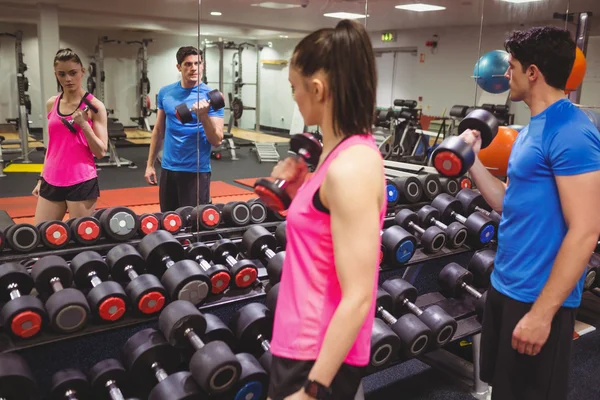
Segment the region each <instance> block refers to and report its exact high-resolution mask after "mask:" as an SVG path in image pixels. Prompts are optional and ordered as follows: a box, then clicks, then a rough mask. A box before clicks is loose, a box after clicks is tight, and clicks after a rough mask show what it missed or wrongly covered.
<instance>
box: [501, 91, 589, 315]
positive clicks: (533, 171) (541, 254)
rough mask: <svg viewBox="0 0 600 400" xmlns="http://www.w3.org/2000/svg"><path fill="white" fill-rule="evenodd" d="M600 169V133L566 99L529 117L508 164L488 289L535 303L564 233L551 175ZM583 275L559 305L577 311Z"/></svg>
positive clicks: (556, 189) (558, 202)
mask: <svg viewBox="0 0 600 400" xmlns="http://www.w3.org/2000/svg"><path fill="white" fill-rule="evenodd" d="M596 170H600V133H598V130H597V129H596V127H595V126H594V125H593V124H592V123H591V121H590V120H589V118H588V117H587V116H586V115H585V114H584V113H583V112H582V111H581V110H579V109H578V108H577V107H576V106H574V105H573V104H572V103H571V102H570V101H569V100H568V99H561V100H559V101H557V102H556V103H554V104H552V105H551V106H549V107H548V108H547V109H546V110H544V111H543V112H542V113H540V114H538V115H536V116H534V117H532V118H531V121H530V123H529V125H528V126H526V127H525V128H524V129H523V130H522V131H521V132H520V133H519V135H518V136H517V139H516V140H515V143H514V145H513V149H512V152H511V154H510V158H509V161H508V178H509V182H508V187H507V189H506V196H505V197H504V204H503V209H502V220H501V222H500V226H499V227H498V250H497V253H496V260H495V267H494V272H493V273H492V277H491V281H492V285H493V286H494V288H495V289H496V290H498V291H499V292H500V293H503V294H505V295H506V296H508V297H511V298H513V299H515V300H517V301H521V302H524V303H533V302H535V300H536V299H537V298H538V296H539V294H540V293H541V291H542V289H543V287H544V286H545V285H546V282H547V280H548V278H549V276H550V272H551V270H552V266H553V265H554V259H555V258H556V255H557V254H558V250H559V249H560V247H561V245H562V242H563V239H564V237H565V235H566V233H567V225H566V223H565V219H564V216H563V212H562V208H561V203H560V197H559V193H558V187H557V186H556V182H555V178H554V177H555V176H561V175H577V174H584V173H587V172H592V171H596ZM584 278H585V274H584V275H582V277H581V279H580V280H579V282H578V284H577V286H576V287H575V289H574V290H573V292H571V294H570V295H569V297H568V298H567V300H566V301H565V303H564V304H563V306H565V307H572V308H574V307H578V306H579V304H580V302H581V295H582V292H583V283H584Z"/></svg>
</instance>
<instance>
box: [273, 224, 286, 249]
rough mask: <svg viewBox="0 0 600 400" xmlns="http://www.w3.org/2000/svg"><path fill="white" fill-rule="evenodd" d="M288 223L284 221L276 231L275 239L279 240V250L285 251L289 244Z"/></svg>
mask: <svg viewBox="0 0 600 400" xmlns="http://www.w3.org/2000/svg"><path fill="white" fill-rule="evenodd" d="M286 229H287V221H283V222H282V223H280V224H279V225H277V229H275V239H277V243H279V248H280V249H282V250H285V245H286V243H287V231H286Z"/></svg>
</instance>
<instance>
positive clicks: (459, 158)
mask: <svg viewBox="0 0 600 400" xmlns="http://www.w3.org/2000/svg"><path fill="white" fill-rule="evenodd" d="M498 125H499V124H498V120H497V119H496V117H495V116H494V114H492V113H490V112H489V111H486V110H483V109H477V110H473V111H471V112H470V113H469V114H467V116H466V117H465V118H464V119H463V120H462V121H461V122H460V124H459V125H458V131H459V132H460V133H462V132H464V131H466V130H467V129H473V130H477V131H479V132H480V133H481V148H482V149H485V148H486V147H487V146H489V145H490V143H492V140H494V137H495V136H496V134H497V133H498ZM431 161H432V163H433V166H434V167H435V169H436V170H437V171H438V172H439V173H440V174H442V175H443V176H449V177H459V176H462V175H464V174H465V173H466V172H467V171H468V170H469V168H471V167H472V166H473V163H474V162H475V152H474V151H473V148H472V147H471V145H470V144H467V143H466V142H465V141H464V140H462V139H461V138H460V137H458V136H451V137H449V138H447V139H445V140H444V141H443V142H442V143H441V144H440V145H439V146H438V147H437V148H436V149H435V150H434V151H433V153H432V154H431Z"/></svg>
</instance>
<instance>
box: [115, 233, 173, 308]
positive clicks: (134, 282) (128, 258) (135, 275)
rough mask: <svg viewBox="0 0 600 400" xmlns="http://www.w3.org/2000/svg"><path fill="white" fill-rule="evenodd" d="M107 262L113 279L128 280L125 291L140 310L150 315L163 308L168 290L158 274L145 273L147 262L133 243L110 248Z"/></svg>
mask: <svg viewBox="0 0 600 400" xmlns="http://www.w3.org/2000/svg"><path fill="white" fill-rule="evenodd" d="M106 263H107V264H108V266H109V268H110V275H111V277H112V278H113V280H115V281H116V282H121V283H125V282H128V283H127V286H126V287H125V292H126V293H127V296H129V299H130V300H131V301H132V303H133V305H134V308H135V309H136V310H137V311H138V312H140V313H142V314H146V315H150V314H155V313H157V312H160V310H162V308H163V307H164V305H165V302H166V297H167V292H166V290H165V288H164V287H163V285H162V284H161V283H160V281H159V280H158V278H157V277H156V276H154V275H150V274H146V273H144V272H145V271H144V268H145V264H146V263H145V262H144V259H143V258H142V256H141V255H140V253H138V251H137V250H136V249H135V248H134V247H133V246H132V245H130V244H120V245H118V246H116V247H113V248H112V249H110V251H109V252H108V253H107V254H106Z"/></svg>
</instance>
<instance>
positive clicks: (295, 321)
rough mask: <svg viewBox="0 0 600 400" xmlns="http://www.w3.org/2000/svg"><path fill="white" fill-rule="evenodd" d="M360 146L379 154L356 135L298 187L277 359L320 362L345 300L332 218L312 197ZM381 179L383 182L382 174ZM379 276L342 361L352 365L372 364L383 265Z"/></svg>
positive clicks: (278, 317)
mask: <svg viewBox="0 0 600 400" xmlns="http://www.w3.org/2000/svg"><path fill="white" fill-rule="evenodd" d="M356 145H366V146H368V147H370V148H372V149H373V151H376V152H378V153H379V150H378V149H377V147H376V145H375V140H374V139H373V136H372V135H353V136H350V137H349V138H347V139H345V140H343V141H342V142H341V143H340V144H338V146H337V147H336V148H335V149H333V151H332V152H331V153H330V154H329V156H328V157H327V158H326V159H325V161H324V162H323V164H322V165H321V166H320V167H319V168H318V169H317V171H315V173H314V175H313V176H312V177H311V178H310V179H308V180H307V181H306V182H305V183H304V184H303V185H302V186H301V187H300V189H299V190H298V192H297V193H296V197H294V200H293V201H292V204H291V206H290V208H289V210H288V214H287V228H286V240H287V244H286V256H285V261H284V266H283V271H282V276H281V282H280V288H279V296H278V300H277V308H276V311H275V322H274V326H273V340H272V342H271V352H272V353H273V354H274V355H276V356H279V357H284V358H290V359H294V360H316V358H317V356H318V355H319V352H320V350H321V346H322V344H323V340H324V338H325V334H326V332H327V328H328V326H329V323H330V321H331V319H332V317H333V314H334V312H335V310H336V308H337V306H338V304H339V303H340V301H341V299H342V292H341V287H340V282H339V280H338V276H337V273H336V269H335V258H334V253H333V241H332V237H331V216H330V215H329V214H328V213H325V212H323V211H320V210H318V209H317V208H316V207H315V206H314V204H313V197H314V195H315V193H316V192H317V190H318V189H319V188H320V186H321V183H322V182H323V179H324V178H325V175H326V173H327V169H328V168H329V165H330V164H331V162H332V161H333V160H334V159H335V158H336V157H337V156H338V155H339V154H340V153H341V152H342V151H344V150H346V149H347V148H349V147H351V146H356ZM381 177H382V179H383V171H382V173H381ZM383 198H384V204H383V205H382V208H381V213H380V229H381V228H383V221H384V218H385V210H386V207H387V200H385V199H386V196H383ZM379 240H381V239H379ZM376 271H377V272H376V277H375V285H374V287H373V307H371V310H370V312H369V314H368V315H367V319H366V320H365V322H364V324H363V326H362V328H361V329H360V331H359V334H358V337H357V338H356V341H355V342H354V345H353V346H352V348H351V349H350V352H349V353H348V354H347V356H346V358H345V360H344V362H345V363H346V364H349V365H355V366H363V365H366V364H367V363H368V362H369V358H370V348H371V331H372V329H373V320H374V316H375V300H376V296H377V284H378V278H379V266H377V268H376Z"/></svg>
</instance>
